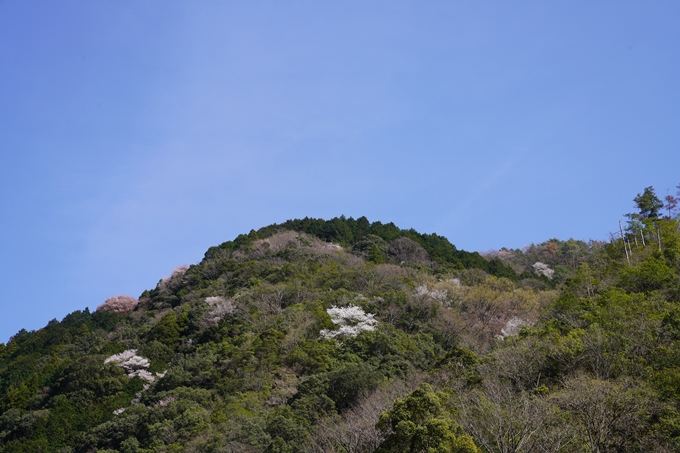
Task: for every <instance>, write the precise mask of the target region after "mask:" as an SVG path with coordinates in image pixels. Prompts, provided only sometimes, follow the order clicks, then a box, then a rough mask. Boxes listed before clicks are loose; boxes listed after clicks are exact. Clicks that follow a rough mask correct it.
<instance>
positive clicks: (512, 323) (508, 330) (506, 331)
mask: <svg viewBox="0 0 680 453" xmlns="http://www.w3.org/2000/svg"><path fill="white" fill-rule="evenodd" d="M533 325H534V323H532V322H529V321H525V320H523V319H522V318H518V317H517V316H513V317H512V318H510V319H509V320H508V322H507V323H505V327H503V328H502V329H501V334H500V335H496V337H497V338H500V339H501V340H502V339H504V338H507V337H512V336H513V335H517V334H518V333H519V331H520V330H522V327H524V326H528V327H531V326H533Z"/></svg>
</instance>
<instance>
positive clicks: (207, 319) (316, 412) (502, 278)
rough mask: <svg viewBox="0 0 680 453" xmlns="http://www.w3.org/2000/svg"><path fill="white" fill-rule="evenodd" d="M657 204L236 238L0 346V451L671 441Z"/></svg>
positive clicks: (674, 379) (672, 297) (600, 446)
mask: <svg viewBox="0 0 680 453" xmlns="http://www.w3.org/2000/svg"><path fill="white" fill-rule="evenodd" d="M671 198H672V200H668V199H667V200H666V203H665V204H664V203H663V202H661V201H660V200H659V199H658V198H657V197H656V195H655V194H654V191H653V189H652V188H651V187H650V188H647V189H645V192H644V193H643V194H641V195H639V196H638V197H636V199H635V205H636V209H637V210H636V212H635V213H633V214H630V215H629V217H628V219H629V220H628V222H627V224H626V226H625V229H624V228H623V227H622V228H621V231H620V232H619V233H617V234H616V235H612V237H611V238H610V240H609V241H601V242H596V241H590V242H588V243H586V242H583V241H576V240H573V239H570V240H567V241H561V240H558V239H551V240H549V241H546V242H543V243H540V244H533V245H531V246H529V247H526V248H525V249H523V250H512V249H501V250H499V251H491V252H488V253H485V254H484V255H480V254H478V253H469V252H465V251H462V250H458V249H456V247H454V246H453V245H452V244H451V243H450V242H449V241H448V240H447V239H446V238H444V237H442V236H438V235H436V234H421V233H418V232H416V231H414V230H401V229H399V228H397V227H396V226H395V225H394V224H391V223H389V224H382V223H380V222H374V223H370V222H369V221H368V220H367V219H366V218H364V217H362V218H360V219H356V220H355V219H352V218H345V217H339V218H335V219H332V220H329V221H324V220H321V219H308V218H306V219H302V220H290V221H287V222H285V223H283V224H279V225H270V226H268V227H264V228H261V229H259V230H257V231H255V230H252V231H251V232H250V233H249V234H244V235H240V236H238V237H237V238H236V239H235V240H233V241H229V242H225V243H223V244H221V245H218V246H215V247H212V248H210V249H209V250H208V251H207V252H206V254H205V257H204V258H203V260H202V261H201V262H200V263H198V264H196V265H192V266H181V267H179V268H177V269H176V270H175V271H174V272H173V273H172V275H170V276H168V277H165V278H163V279H161V280H160V281H159V282H158V284H157V285H156V286H155V288H153V289H152V290H148V291H144V293H142V294H141V295H140V296H139V298H135V297H130V296H116V297H112V298H110V299H108V300H107V301H105V302H104V303H103V304H102V305H100V306H99V307H98V308H97V310H96V311H94V312H90V311H89V310H88V309H85V310H84V311H76V312H74V313H71V314H69V315H67V316H66V317H65V318H64V319H63V320H62V321H57V320H53V321H51V322H50V323H49V324H48V325H47V326H45V327H44V328H43V329H40V330H38V331H33V332H27V331H25V330H22V331H20V332H19V333H17V334H16V335H15V336H13V337H12V338H11V339H10V341H9V342H8V343H7V344H6V345H5V344H1V343H0V452H3V453H5V452H6V453H9V452H31V453H33V452H62V453H67V452H69V453H75V452H79V453H80V452H83V453H84V452H100V453H103V452H109V453H110V452H114V451H115V452H121V453H142V452H143V453H151V452H159V453H160V452H270V453H301V452H319V453H322V452H324V453H325V452H343V453H371V452H379V453H392V452H394V453H396V452H413V453H415V452H424V453H425V452H427V453H444V452H466V453H471V452H480V453H481V452H489V453H492V452H493V453H495V452H499V453H505V452H601V453H604V452H624V451H625V452H650V451H655V452H674V451H680V399H679V398H680V305H679V304H678V302H679V301H680V278H679V275H680V230H679V222H678V220H677V217H676V214H677V213H676V211H675V209H676V206H677V203H676V204H675V205H672V203H671V201H673V200H675V199H674V198H673V197H671ZM664 207H666V208H667V210H668V215H667V216H664V215H663V214H664V212H663V208H664ZM615 222H616V220H615V219H614V220H613V224H614V225H616V226H617V227H618V225H617V224H616V223H615Z"/></svg>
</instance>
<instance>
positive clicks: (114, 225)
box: [0, 0, 680, 341]
mask: <svg viewBox="0 0 680 453" xmlns="http://www.w3.org/2000/svg"><path fill="white" fill-rule="evenodd" d="M679 23H680V2H677V1H654V2H641V1H638V2H631V1H600V2H592V1H580V2H579V1H550V2H546V1H535V2H523V1H513V2H501V1H466V2H453V1H447V2H435V1H432V2H416V1H411V2H401V1H394V0H390V1H371V2H353V1H343V2H319V1H309V2H300V1H290V2H274V1H271V2H259V1H249V2H227V1H201V2H189V1H185V2H178V1H167V0H164V1H136V0H135V1H97V2H93V1H66V0H60V1H58V2H55V1H38V0H35V1H33V0H27V1H19V0H4V1H2V0H0V184H1V187H0V188H1V195H0V213H1V217H0V219H1V220H2V235H1V236H0V252H1V253H2V262H1V263H2V264H1V265H0V266H1V269H0V285H1V287H2V293H1V295H0V341H6V340H7V339H8V338H9V336H10V335H12V334H14V333H16V332H17V331H18V330H19V329H20V328H22V327H25V328H27V329H37V328H40V327H42V326H44V325H45V324H46V323H47V322H48V321H49V320H50V319H52V318H58V319H62V318H63V317H64V316H65V315H66V314H67V313H69V312H71V311H73V310H76V309H84V308H85V307H89V308H90V309H94V308H95V307H96V306H97V305H99V304H100V303H101V302H103V301H104V300H105V299H106V298H107V297H109V296H112V295H118V294H130V295H133V296H138V295H139V294H140V293H141V292H142V291H143V290H144V289H147V288H152V287H154V286H155V284H156V283H157V282H158V280H159V279H160V278H161V277H163V276H164V275H167V274H169V273H170V272H171V271H172V269H173V268H174V267H176V266H178V265H181V264H184V263H188V264H192V263H196V262H198V261H200V260H201V258H202V257H203V253H204V252H205V250H206V249H207V248H208V247H209V246H211V245H216V244H219V243H221V242H224V241H226V240H230V239H233V238H234V237H235V236H236V235H238V234H239V233H245V232H248V231H249V230H250V229H251V228H255V229H257V228H259V227H262V226H265V225H268V224H270V223H274V222H282V221H285V220H287V219H290V218H296V217H305V216H310V217H322V218H331V217H334V216H339V215H341V214H344V215H346V216H348V217H349V216H353V217H355V218H356V217H360V216H362V215H365V216H367V217H368V218H369V220H371V221H375V220H380V221H382V222H390V221H391V222H394V223H395V224H397V225H398V226H399V227H402V228H415V229H417V230H418V231H420V232H423V233H432V232H436V233H438V234H441V235H444V236H446V237H448V238H449V239H450V240H451V242H453V243H454V244H455V245H456V246H457V247H458V248H462V249H465V250H478V251H484V250H487V249H490V248H500V247H503V246H506V247H522V246H523V245H526V244H530V243H532V242H542V241H544V240H546V239H549V238H552V237H557V238H561V239H568V238H569V237H574V238H578V239H585V240H587V239H590V238H593V239H606V238H607V237H608V233H609V232H610V231H614V230H615V229H617V228H618V220H619V219H620V218H622V214H624V213H626V212H630V211H632V209H633V206H632V199H633V198H634V197H635V195H636V194H637V193H638V192H642V190H643V189H644V188H645V187H647V186H650V185H651V186H654V187H655V188H656V190H657V193H658V194H659V195H660V196H664V195H665V194H666V189H671V190H672V192H675V185H676V184H678V183H680V172H679V171H678V169H679V168H680V150H679V146H678V145H679V144H680V26H679V25H678V24H679Z"/></svg>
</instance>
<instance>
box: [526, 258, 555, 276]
mask: <svg viewBox="0 0 680 453" xmlns="http://www.w3.org/2000/svg"><path fill="white" fill-rule="evenodd" d="M531 267H533V268H534V273H535V274H536V275H545V276H546V277H548V278H549V279H551V280H552V278H553V274H554V273H555V271H554V270H553V269H550V266H548V265H547V264H545V263H541V262H540V261H536V262H535V263H534V264H532V265H531Z"/></svg>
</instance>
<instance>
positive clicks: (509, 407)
mask: <svg viewBox="0 0 680 453" xmlns="http://www.w3.org/2000/svg"><path fill="white" fill-rule="evenodd" d="M457 405H458V407H459V409H460V412H461V417H460V423H461V424H462V425H463V427H464V428H465V431H466V432H467V433H468V434H470V435H471V436H472V437H473V438H474V439H475V443H477V445H480V446H482V447H483V448H484V449H485V450H486V451H487V452H489V453H520V452H524V453H529V452H535V451H539V450H538V447H537V445H538V443H537V441H538V439H539V436H538V434H539V432H540V431H541V430H542V429H544V427H545V425H546V420H547V419H548V417H549V411H548V407H547V404H546V402H545V401H544V400H543V399H542V398H540V397H537V396H533V395H530V394H529V393H527V392H515V391H513V389H512V386H511V385H510V384H509V383H506V382H503V381H501V380H499V379H495V378H492V377H490V378H488V379H485V380H484V383H483V385H482V388H480V389H476V390H473V391H471V392H468V393H465V394H463V395H462V396H461V397H460V398H459V400H458V403H457Z"/></svg>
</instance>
